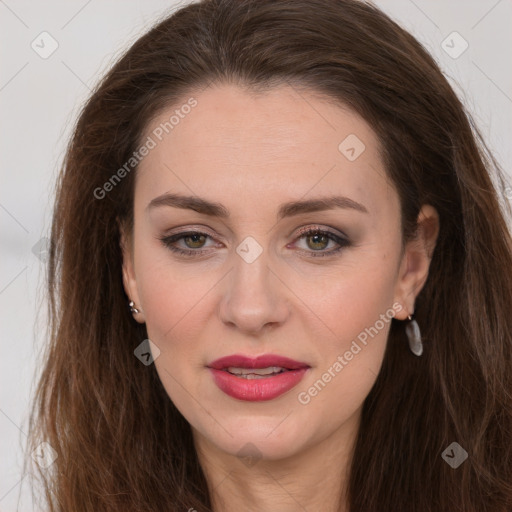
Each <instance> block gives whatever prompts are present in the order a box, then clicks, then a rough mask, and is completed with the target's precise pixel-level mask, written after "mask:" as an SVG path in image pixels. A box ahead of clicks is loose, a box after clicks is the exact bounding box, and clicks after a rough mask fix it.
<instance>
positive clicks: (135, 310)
mask: <svg viewBox="0 0 512 512" xmlns="http://www.w3.org/2000/svg"><path fill="white" fill-rule="evenodd" d="M128 306H130V311H131V312H132V313H138V312H139V310H138V309H137V308H135V307H134V306H135V302H133V300H131V301H130V303H129V304H128Z"/></svg>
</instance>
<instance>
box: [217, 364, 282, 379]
mask: <svg viewBox="0 0 512 512" xmlns="http://www.w3.org/2000/svg"><path fill="white" fill-rule="evenodd" d="M226 369H227V371H228V372H229V373H232V374H233V375H237V376H241V377H246V378H258V377H260V376H265V375H272V374H274V373H280V372H282V371H283V370H285V368H281V367H280V366H270V367H268V368H237V367H235V366H230V367H229V368H226ZM253 375H254V376H255V377H253Z"/></svg>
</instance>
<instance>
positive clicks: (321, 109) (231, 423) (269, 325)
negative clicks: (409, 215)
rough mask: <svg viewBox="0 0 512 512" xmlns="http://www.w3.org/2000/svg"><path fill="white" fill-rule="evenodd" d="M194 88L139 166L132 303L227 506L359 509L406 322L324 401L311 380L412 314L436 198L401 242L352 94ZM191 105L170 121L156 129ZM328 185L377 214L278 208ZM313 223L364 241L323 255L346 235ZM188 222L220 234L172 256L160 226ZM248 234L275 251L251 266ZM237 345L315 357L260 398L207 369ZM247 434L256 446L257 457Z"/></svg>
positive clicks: (334, 384) (215, 495) (169, 230)
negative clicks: (333, 98)
mask: <svg viewBox="0 0 512 512" xmlns="http://www.w3.org/2000/svg"><path fill="white" fill-rule="evenodd" d="M194 97H195V98H196V99H197V106H196V107H195V108H194V109H192V111H191V112H190V113H189V114H188V115H186V116H184V118H183V119H181V120H180V122H179V124H177V125H176V126H175V127H174V129H173V130H172V131H170V132H169V134H168V135H166V136H165V137H164V138H163V139H162V141H161V142H159V143H158V144H157V146H156V147H155V148H154V149H152V150H151V151H150V153H149V154H148V155H147V156H146V157H145V158H144V160H143V161H142V162H141V164H140V166H139V169H138V171H137V172H138V175H137V180H136V186H135V200H134V215H135V217H134V218H135V224H134V231H133V238H131V237H130V236H129V234H127V233H124V232H122V239H121V243H122V247H123V280H124V286H125V290H126V293H127V295H128V296H129V297H130V298H131V299H132V300H133V301H134V302H135V304H136V307H137V308H138V309H139V313H137V314H134V317H135V319H136V320H137V321H138V322H146V324H147V329H148V336H149V338H150V339H151V340H152V342H153V343H154V344H155V345H156V346H157V347H158V348H159V350H160V355H159V356H158V357H157V358H156V359H155V365H156V370H157V372H158V375H159V377H160V379H161V381H162V383H163V385H164V387H165V389H166V391H167V393H168V395H169V397H170V399H171V400H172V401H173V402H174V404H175V405H176V407H177V408H178V409H179V410H180V412H181V413H182V414H183V416H184V417H185V418H186V419H187V420H188V422H189V423H190V425H191V427H192V431H193V435H194V441H195V445H196V449H197V452H198V455H199V460H200V462H201V465H202V467H203V469H204V471H205V474H206V477H207V481H208V485H209V487H210V491H211V496H212V500H213V507H214V510H215V511H235V510H258V511H271V510H275V509H276V504H278V508H279V510H281V511H295V510H302V509H305V510H325V511H340V510H341V511H343V510H346V508H345V505H344V503H345V483H346V475H347V467H348V464H349V463H350V459H351V454H352V450H353V447H354V440H355V437H356V435H357V431H358V428H359V422H360V414H361V409H362V405H363V402H364V400H365V398H366V396H367V395H368V393H369V392H370V390H371V388H372V386H373V384H374V382H375V380H376V377H377V375H378V373H379V370H380V367H381V364H382V360H383V356H384V350H385V347H386V342H387V337H388V332H389V327H390V323H389V322H385V325H384V327H383V328H381V329H380V330H379V332H378V334H377V335H375V336H373V337H372V338H369V342H368V343H367V345H366V346H364V347H363V348H362V350H361V351H360V352H359V353H357V355H355V356H354V357H353V359H352V360H351V361H348V364H347V365H346V366H344V367H343V369H342V371H340V372H338V373H337V374H336V376H335V377H334V378H332V379H331V381H330V382H329V383H328V384H327V385H326V386H325V387H324V388H323V389H321V391H320V392H318V394H317V395H316V396H314V397H312V398H311V400H310V401H309V403H307V404H303V403H300V401H299V400H298V394H299V393H300V392H304V391H307V390H308V388H310V387H311V386H312V385H313V384H314V383H315V382H317V381H318V379H320V378H321V377H322V374H324V373H325V372H326V371H327V370H328V368H330V367H332V366H333V363H334V362H335V361H336V360H337V358H338V356H340V355H343V354H345V353H346V351H347V350H349V349H350V346H351V343H352V341H353V340H355V339H356V338H357V336H358V334H360V333H361V332H362V331H364V330H365V328H368V327H370V326H374V325H375V323H376V321H377V320H378V319H379V318H381V317H380V315H382V314H384V313H385V312H386V311H387V310H389V309H390V308H392V305H393V303H398V304H399V308H400V311H399V312H396V314H395V315H394V316H395V318H397V319H398V320H404V319H406V318H407V316H408V315H409V314H412V313H413V312H414V301H415V298H416V296H417V294H418V293H419V292H420V290H421V288H422V287H423V285H424V283H425V281H426V279H427V276H428V268H429V264H430V260H431V254H432V252H433V248H434V245H435V242H436V239H437V235H438V230H439V220H438V215H437V212H436V211H435V209H434V208H432V207H431V206H429V205H424V206H423V208H422V210H421V212H420V215H419V217H418V221H419V237H418V238H417V240H415V241H412V242H410V243H408V244H407V245H406V247H405V250H404V252H402V251H401V233H400V207H399V198H398V195H397V193H396V190H395V188H394V187H393V185H392V183H391V182H390V181H389V180H388V179H387V177H386V173H385V170H384V167H383V164H382V161H381V158H380V155H379V142H378V140H377V137H376V135H375V133H374V132H373V131H372V129H371V127H370V126H369V125H368V124H367V123H366V122H365V121H364V120H363V119H362V118H361V117H359V116H358V115H357V114H355V113H354V112H352V111H351V110H349V109H348V108H346V107H344V106H342V105H337V106H336V105H334V104H333V103H332V102H330V103H329V102H328V101H327V100H326V99H325V98H322V97H321V96H319V95H316V94H314V92H312V91H300V94H299V91H298V89H296V88H292V87H290V86H288V85H283V86H279V87H275V88H273V89H271V90H269V91H267V92H265V93H261V94H258V95H254V94H250V93H248V92H247V91H246V90H244V89H242V88H240V87H239V86H234V85H227V84H222V85H217V86H215V87H210V88H208V89H205V90H203V91H201V92H199V93H197V94H196V95H194ZM187 98H188V96H187ZM185 101H186V99H185V100H184V103H185ZM177 107H178V108H179V105H177V106H176V105H173V106H172V107H170V108H169V109H168V110H167V111H165V112H164V113H162V115H160V116H158V118H156V119H154V120H153V122H152V123H151V125H150V126H149V127H148V129H147V133H146V135H145V136H144V139H145V138H146V136H147V135H150V134H151V132H152V130H153V129H155V127H157V126H158V125H159V124H160V123H162V122H164V121H166V120H168V119H169V117H170V115H171V114H172V113H173V111H174V110H175V109H176V108H177ZM350 134H355V135H356V136H357V137H358V138H359V139H360V140H361V141H363V143H364V145H365V150H364V151H363V152H362V153H361V154H360V156H359V157H358V158H357V159H355V160H354V161H350V160H349V159H347V158H346V157H345V156H344V154H342V153H341V152H340V151H339V149H338V146H339V144H340V142H342V141H343V140H344V139H345V138H346V137H347V136H348V135H350ZM167 192H174V193H182V194H187V195H196V196H199V197H202V198H206V199H208V200H211V201H215V202H218V203H222V204H223V205H224V206H225V207H226V208H227V209H228V210H229V212H230V218H229V219H222V218H216V217H212V216H208V215H205V214H200V213H197V212H195V211H193V210H188V209H180V208H176V207H170V206H161V207H155V208H149V209H148V208H147V206H148V204H149V203H150V201H151V200H152V199H154V198H156V197H157V196H160V195H162V194H164V193H167ZM329 195H342V196H346V197H349V198H350V199H352V200H354V201H357V202H359V203H362V204H363V205H364V206H365V207H366V209H367V210H368V212H367V213H363V212H360V211H356V210H354V209H347V208H345V209H341V208H336V209H331V210H325V211H318V212H310V213H302V214H299V215H296V216H293V217H288V218H284V219H281V220H279V221H278V220H277V217H276V215H277V209H278V207H279V205H281V204H282V203H284V202H287V201H293V200H300V199H312V198H318V197H324V196H329ZM302 226H312V227H316V228H321V229H323V230H330V231H332V232H334V233H335V234H344V235H346V236H347V237H348V238H349V240H350V242H351V244H350V245H349V246H347V247H344V248H342V249H341V251H340V252H337V253H333V254H332V255H330V256H325V257H318V256H317V257H315V256H314V254H313V253H315V254H316V253H318V252H324V253H328V252H329V251H330V250H332V249H335V248H337V247H339V246H338V244H337V242H335V241H330V240H329V239H328V238H322V237H321V238H320V240H318V239H315V238H314V237H313V236H311V235H310V236H303V237H302V238H301V237H300V236H298V234H297V233H298V229H299V228H301V227H302ZM187 230H197V231H200V232H203V233H206V234H207V235H208V236H207V237H206V238H201V237H200V238H199V239H190V238H189V239H184V238H182V239H181V240H178V241H176V242H174V246H178V247H180V248H182V249H189V250H191V251H193V250H196V251H201V250H203V251H205V253H204V254H203V255H201V256H198V257H191V256H190V257H187V256H180V255H177V254H174V253H172V252H171V251H170V249H168V248H167V247H165V245H164V244H163V243H162V242H161V241H160V240H159V239H158V237H162V236H165V235H170V234H175V233H176V232H179V231H181V232H184V231H187ZM247 236H251V237H253V238H254V239H255V240H256V241H257V242H258V244H259V245H260V246H261V248H262V253H261V254H260V255H259V257H258V258H256V260H255V261H253V262H252V263H248V262H247V261H245V260H244V259H243V258H242V257H241V256H240V255H239V254H238V253H237V252H236V248H237V247H238V246H239V245H240V244H241V242H242V241H243V240H244V239H245V238H246V237H247ZM312 254H313V255H312ZM420 327H421V326H420ZM407 350H408V349H407ZM235 353H236V354H246V355H250V356H253V357H255V356H258V355H261V354H266V353H272V354H279V355H284V356H287V357H290V358H292V359H295V360H297V361H301V362H306V363H307V364H309V365H310V366H311V368H310V370H308V373H307V374H306V376H305V377H304V379H303V380H302V381H301V382H300V383H299V384H298V385H297V386H296V387H295V388H293V389H291V390H290V391H288V392H287V393H285V394H284V395H281V396H279V397H278V398H275V399H273V400H270V401H264V402H246V401H241V400H236V399H234V398H231V397H229V396H227V395H226V394H224V393H223V392H222V391H221V390H220V389H219V388H218V387H217V386H216V384H215V383H214V381H213V379H212V377H211V375H210V372H209V370H208V368H207V367H206V365H207V364H208V363H209V362H211V361H213V360H215V359H217V358H219V357H222V356H226V355H230V354H235ZM410 357H415V356H413V355H412V354H411V356H410ZM247 443H252V446H253V448H252V449H253V450H254V454H255V457H254V458H253V459H245V460H242V459H241V458H240V457H239V456H238V455H239V454H240V450H242V452H241V453H242V454H244V453H245V452H244V451H243V450H244V446H245V451H247V450H249V449H248V448H247ZM249 451H250V450H249ZM327 469H328V470H327ZM340 499H341V503H342V504H341V505H340V504H339V501H340ZM299 504H300V505H299ZM249 507H250V508H249Z"/></svg>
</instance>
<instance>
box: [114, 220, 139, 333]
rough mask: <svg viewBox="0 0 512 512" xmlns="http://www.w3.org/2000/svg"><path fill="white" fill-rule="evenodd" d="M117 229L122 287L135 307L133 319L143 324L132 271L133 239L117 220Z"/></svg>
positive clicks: (133, 271)
mask: <svg viewBox="0 0 512 512" xmlns="http://www.w3.org/2000/svg"><path fill="white" fill-rule="evenodd" d="M117 225H118V227H119V245H120V246H121V252H122V258H123V265H122V268H123V286H124V291H125V292H126V295H127V296H128V298H129V300H132V301H133V302H134V303H135V305H134V308H136V309H138V311H139V312H138V313H133V317H134V318H135V320H137V322H139V323H141V324H143V323H144V311H143V310H142V306H141V302H140V298H139V292H138V289H137V280H136V278H135V270H134V264H133V261H134V258H133V256H134V254H133V237H132V236H131V235H129V234H128V233H127V232H126V228H125V225H124V223H123V222H121V221H120V220H119V218H118V219H117Z"/></svg>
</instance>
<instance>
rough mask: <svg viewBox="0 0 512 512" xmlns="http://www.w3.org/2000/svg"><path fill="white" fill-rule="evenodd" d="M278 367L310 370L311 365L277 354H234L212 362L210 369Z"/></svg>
mask: <svg viewBox="0 0 512 512" xmlns="http://www.w3.org/2000/svg"><path fill="white" fill-rule="evenodd" d="M271 366H277V367H280V368H285V369H287V370H298V369H299V368H309V365H308V364H306V363H302V362H300V361H294V360H293V359H290V358H288V357H284V356H279V355H276V354H263V355H261V356H258V357H250V356H244V355H242V354H233V355H231V356H226V357H221V358H220V359H216V360H215V361H212V362H211V363H210V364H209V365H208V367H209V368H213V369H215V370H225V369H227V368H230V367H234V368H251V369H253V368H269V367H271Z"/></svg>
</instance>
